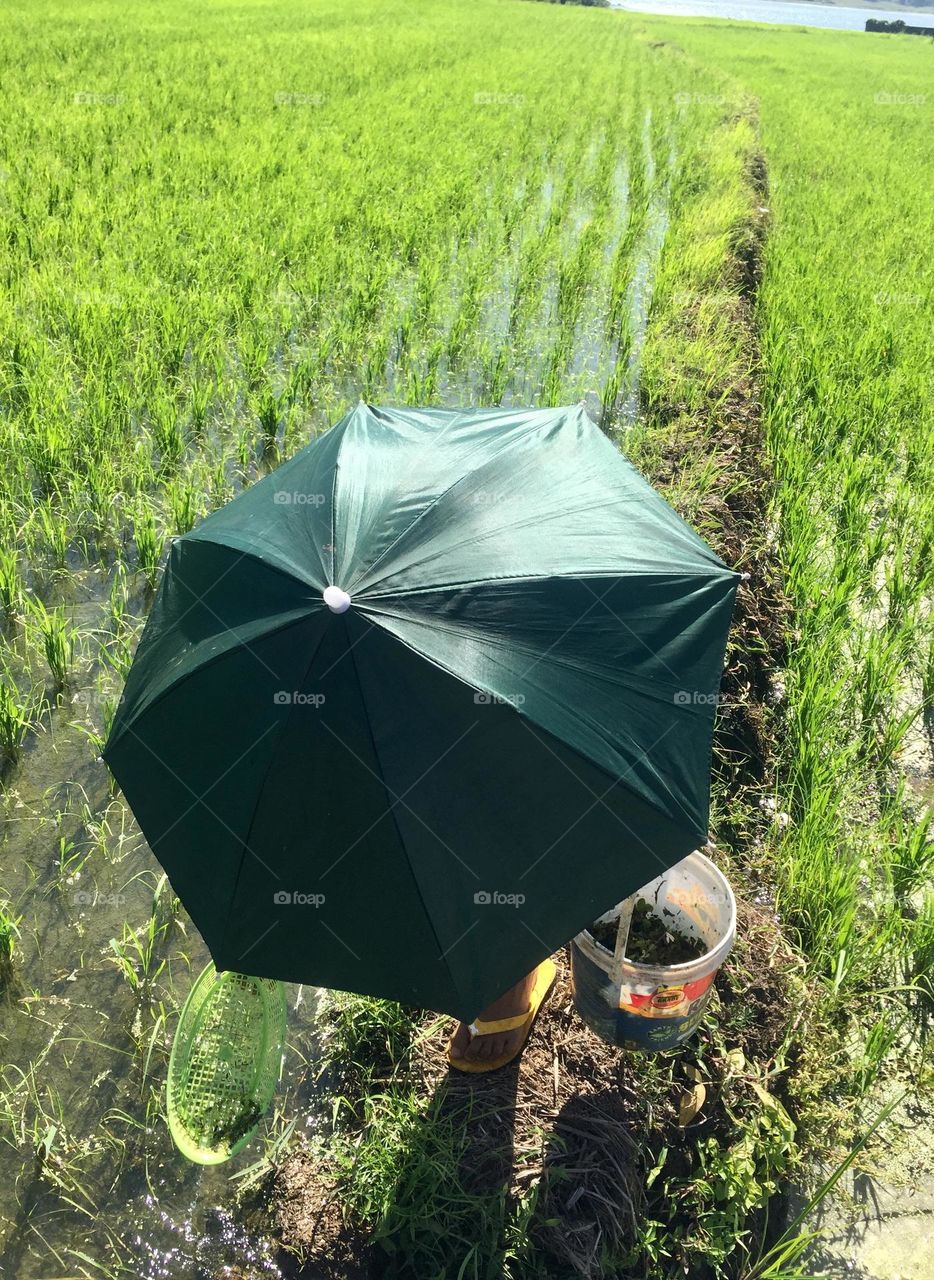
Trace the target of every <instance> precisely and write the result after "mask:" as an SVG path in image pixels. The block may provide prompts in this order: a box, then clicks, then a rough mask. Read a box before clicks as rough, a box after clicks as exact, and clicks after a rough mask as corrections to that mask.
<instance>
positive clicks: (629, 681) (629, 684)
mask: <svg viewBox="0 0 934 1280" xmlns="http://www.w3.org/2000/svg"><path fill="white" fill-rule="evenodd" d="M593 607H594V606H593V605H590V606H588V609H587V612H588V613H589V612H590V610H591V609H592V608H593ZM606 607H607V609H609V612H610V613H612V614H613V616H614V618H615V617H616V613H615V612H614V610H612V609H610V608H609V605H607V606H606ZM364 608H365V609H366V612H367V613H368V614H370V613H372V614H374V615H376V614H382V615H383V616H385V617H388V618H398V619H399V620H400V621H409V622H412V623H413V624H414V625H416V626H419V625H421V626H430V630H431V631H432V632H435V631H440V632H444V633H445V634H447V635H451V636H454V637H457V638H459V639H463V637H464V635H465V633H467V635H468V637H469V638H474V639H476V636H475V635H473V634H472V629H471V628H469V627H465V626H457V625H455V624H452V623H446V624H442V623H440V622H438V621H437V620H436V619H432V621H431V623H430V624H429V623H427V622H426V620H425V618H424V616H422V615H419V614H417V613H413V612H412V611H411V610H408V609H406V610H402V609H400V610H398V611H396V610H393V609H376V608H371V607H370V606H369V605H368V604H363V605H361V609H364ZM581 617H582V618H583V617H586V614H582V615H581ZM373 621H374V623H376V624H377V625H380V624H379V619H378V618H377V617H375V616H374V618H373ZM617 621H618V619H617ZM575 625H576V624H575ZM570 629H571V628H568V630H570ZM567 634H568V632H567V631H565V632H564V634H563V635H561V636H559V637H558V639H557V640H556V641H555V642H554V644H552V645H551V646H550V647H549V648H548V649H546V650H545V651H544V652H541V653H536V650H535V649H533V648H531V647H530V646H529V645H524V644H521V643H520V642H518V641H515V640H512V639H510V640H509V645H508V648H509V650H510V651H514V652H516V653H524V654H528V655H529V656H530V657H534V658H535V661H534V662H533V663H532V666H530V667H528V668H527V669H526V670H525V671H523V672H522V673H521V678H525V676H527V675H528V674H529V672H530V671H532V670H533V669H534V668H535V667H536V666H537V665H538V663H539V662H541V661H542V660H543V659H545V658H547V657H548V654H549V653H550V652H551V650H552V649H553V648H554V647H555V645H557V644H560V642H561V641H562V640H563V639H564V636H565V635H567ZM477 643H479V644H482V645H488V646H489V647H490V648H493V649H497V648H501V647H503V648H505V647H507V646H506V645H505V644H503V645H500V643H499V642H498V641H496V640H494V639H492V638H491V637H490V636H489V635H488V634H486V633H484V634H483V635H482V636H481V637H480V638H479V639H478V640H477ZM650 652H651V650H650ZM652 656H653V657H656V656H657V655H656V654H654V653H653V654H652ZM551 661H552V662H554V663H556V664H557V665H559V666H561V667H565V668H566V669H567V670H569V671H580V672H583V673H584V674H591V673H592V671H593V668H592V667H586V666H583V665H582V664H581V663H578V662H574V661H573V660H571V659H569V658H567V657H565V656H564V655H560V654H559V655H556V656H555V657H554V658H552V659H551ZM660 661H661V660H660ZM600 674H601V677H602V678H603V679H605V680H608V681H610V682H611V683H617V684H621V685H625V687H626V688H627V689H630V690H631V691H633V692H636V693H640V694H642V695H643V696H645V697H648V698H652V697H654V696H655V695H654V694H653V692H652V690H651V689H650V688H645V685H646V681H645V679H644V678H640V679H637V678H636V677H634V676H630V675H629V673H628V672H627V671H626V669H625V668H622V667H613V668H606V669H604V670H602V671H601V672H600ZM653 683H654V684H660V683H661V682H660V681H657V680H653ZM682 684H683V681H682V682H681V683H679V684H678V685H677V688H676V687H675V685H674V684H668V683H667V682H666V684H665V686H664V687H665V688H667V689H668V690H674V691H675V692H678V691H680V689H681V687H682ZM491 692H495V690H491ZM655 700H656V701H658V702H664V703H665V704H666V705H668V703H669V702H670V701H671V699H670V697H668V698H663V697H661V696H660V695H659V696H657V697H656V698H655ZM691 709H692V708H690V707H685V710H687V711H690V710H691Z"/></svg>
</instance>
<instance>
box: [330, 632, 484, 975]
mask: <svg viewBox="0 0 934 1280" xmlns="http://www.w3.org/2000/svg"><path fill="white" fill-rule="evenodd" d="M351 663H352V665H353V669H354V675H355V677H356V681H357V689H358V691H359V693H360V702H361V704H362V706H363V715H364V719H365V720H366V728H367V734H368V736H369V739H370V745H371V747H372V748H373V757H374V759H375V760H376V762H377V763H378V764H380V769H382V764H381V763H380V756H379V750H378V748H377V746H376V737H375V735H374V733H373V724H372V722H371V720H370V709H369V707H368V706H367V700H366V694H365V693H364V691H363V683H362V681H361V680H360V671H359V668H358V667H357V660H356V658H355V657H353V656H352V655H351ZM473 727H474V726H473V725H471V728H473ZM466 732H467V733H469V732H470V730H469V729H468V730H467V731H466ZM465 736H466V734H461V738H463V737H465ZM458 741H460V738H459V739H458ZM454 745H456V744H454ZM451 749H452V748H448V750H451ZM445 754H447V753H445ZM440 759H443V757H440V758H439V760H440ZM361 763H362V762H361ZM437 763H439V761H438V760H436V761H435V764H437ZM431 768H432V769H433V768H434V764H432V765H431ZM371 772H372V770H371ZM429 772H430V770H429ZM424 776H425V775H424V774H423V775H422V777H424ZM379 780H380V782H381V783H382V785H383V787H384V789H385V791H386V793H387V795H393V791H392V788H391V787H390V786H389V785H388V784H387V782H386V780H385V778H383V777H380V779H379ZM418 781H419V782H420V781H421V778H419V780H418ZM414 785H415V786H417V785H418V783H417V782H416V783H415V784H414ZM411 790H412V788H411V787H410V788H409V791H411ZM406 794H407V793H406ZM402 804H403V805H405V808H406V809H409V806H408V805H406V804H405V801H404V800H403V801H402ZM394 810H395V804H394V803H393V804H391V805H389V807H388V812H389V815H390V817H391V818H392V825H393V826H394V827H395V829H396V835H397V837H398V840H399V847H400V848H401V849H402V850H403V852H405V847H406V846H405V841H404V839H403V838H402V831H401V829H400V827H399V821H398V819H397V817H396V815H395V812H394ZM410 812H414V810H410ZM415 816H416V817H418V814H415ZM419 821H420V822H421V819H420V818H419ZM423 825H424V824H423ZM428 830H429V831H431V828H430V827H429V828H428ZM431 834H432V835H434V836H435V839H436V840H440V837H439V836H438V835H437V834H436V833H435V832H433V831H432V832H431ZM441 844H444V841H443V840H441ZM445 848H447V845H445ZM449 852H453V850H449ZM409 866H410V868H411V871H412V881H413V883H414V885H415V888H416V890H417V892H418V896H419V900H420V901H421V904H422V910H423V911H424V913H425V919H426V920H427V921H428V927H429V928H430V929H431V932H432V935H433V937H434V940H435V943H436V945H437V947H438V950H439V952H441V954H440V956H439V961H441V962H443V963H444V967H445V968H446V969H447V971H448V978H449V979H450V982H451V986H452V987H453V989H454V991H455V993H456V995H457V998H458V1000H459V999H460V998H461V992H460V988H459V986H458V984H457V980H456V979H455V977H454V974H453V972H452V970H451V966H450V965H449V964H447V962H446V961H445V957H446V955H447V951H442V949H441V939H440V938H439V937H438V931H437V929H436V928H435V922H434V920H433V919H432V918H431V912H430V911H429V910H428V904H427V903H426V902H425V897H424V894H423V893H422V886H421V884H420V883H419V880H418V876H417V875H416V874H415V868H414V867H412V864H411V863H409ZM469 869H470V868H469V867H468V870H469ZM458 941H460V939H458ZM448 950H450V948H448Z"/></svg>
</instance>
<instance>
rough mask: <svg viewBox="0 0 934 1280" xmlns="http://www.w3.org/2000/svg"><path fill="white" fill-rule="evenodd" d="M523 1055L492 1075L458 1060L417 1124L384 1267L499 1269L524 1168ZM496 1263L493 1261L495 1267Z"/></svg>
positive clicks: (396, 1272) (389, 1219)
mask: <svg viewBox="0 0 934 1280" xmlns="http://www.w3.org/2000/svg"><path fill="white" fill-rule="evenodd" d="M518 1078H519V1063H518V1061H516V1062H513V1063H509V1064H508V1065H507V1066H505V1067H502V1068H500V1069H499V1070H497V1071H494V1072H491V1073H490V1074H489V1075H473V1074H467V1073H465V1072H462V1071H457V1070H456V1069H455V1068H453V1067H452V1068H449V1070H448V1072H447V1074H446V1075H445V1076H444V1077H442V1079H441V1080H440V1081H439V1082H438V1084H437V1086H436V1088H435V1090H434V1092H433V1094H432V1095H431V1097H430V1099H429V1102H428V1105H427V1107H425V1108H424V1109H423V1110H422V1111H421V1114H420V1115H419V1116H418V1118H417V1121H416V1123H414V1124H412V1125H411V1126H409V1129H408V1135H407V1138H406V1148H405V1151H404V1153H403V1155H402V1157H401V1160H400V1163H399V1172H398V1176H397V1178H396V1180H395V1185H394V1188H393V1191H392V1194H391V1196H390V1202H389V1204H388V1205H387V1206H386V1212H385V1214H384V1216H383V1223H382V1227H381V1229H380V1231H379V1232H378V1238H377V1239H375V1240H373V1241H371V1243H372V1244H374V1245H375V1246H376V1248H375V1249H374V1255H375V1257H374V1260H375V1262H376V1265H375V1267H374V1273H375V1274H376V1275H379V1276H387V1277H388V1276H400V1277H401V1276H406V1277H408V1276H411V1277H417V1278H418V1280H424V1277H426V1276H429V1275H442V1274H444V1275H452V1276H454V1275H459V1274H461V1268H466V1269H465V1271H464V1274H468V1275H473V1274H474V1269H475V1268H476V1273H477V1274H481V1275H483V1274H488V1273H489V1274H496V1275H499V1274H500V1273H501V1272H500V1270H499V1269H497V1266H498V1262H499V1261H501V1260H502V1259H503V1258H504V1257H505V1254H506V1249H507V1239H506V1237H507V1235H508V1231H507V1228H508V1223H509V1220H510V1217H511V1206H512V1199H513V1192H512V1187H513V1183H514V1174H515V1158H516V1153H515V1128H516V1099H517V1089H518ZM490 1268H492V1270H489V1269H490Z"/></svg>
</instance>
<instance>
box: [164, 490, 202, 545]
mask: <svg viewBox="0 0 934 1280" xmlns="http://www.w3.org/2000/svg"><path fill="white" fill-rule="evenodd" d="M166 498H167V499H168V504H169V511H170V513H171V516H172V530H173V532H174V533H176V534H179V535H180V534H183V533H187V532H188V530H189V529H192V528H194V525H195V521H196V520H197V518H198V515H199V510H198V498H197V494H196V493H195V484H194V481H193V480H192V478H191V477H190V476H186V477H185V478H184V479H175V480H171V481H170V482H169V483H168V484H167V485H166Z"/></svg>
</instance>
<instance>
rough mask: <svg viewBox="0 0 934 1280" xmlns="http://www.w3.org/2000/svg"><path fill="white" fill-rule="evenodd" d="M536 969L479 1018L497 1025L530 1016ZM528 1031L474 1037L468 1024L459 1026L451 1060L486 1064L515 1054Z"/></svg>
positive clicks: (500, 1032) (517, 1030)
mask: <svg viewBox="0 0 934 1280" xmlns="http://www.w3.org/2000/svg"><path fill="white" fill-rule="evenodd" d="M535 974H536V970H535V969H533V970H532V972H531V973H528V974H526V976H525V977H524V978H521V979H520V980H519V981H518V982H517V983H516V985H515V986H514V987H510V988H509V990H508V991H507V992H506V993H505V994H504V995H501V996H500V998H499V999H498V1000H494V1001H493V1003H492V1004H490V1005H487V1007H486V1008H485V1009H484V1010H483V1012H482V1013H481V1014H480V1015H479V1017H480V1020H481V1021H483V1022H496V1021H498V1020H499V1019H500V1018H514V1017H516V1016H517V1015H518V1014H520V1013H528V1011H529V1009H530V1008H531V1003H532V1002H531V993H532V988H533V986H534V985H535ZM523 1035H524V1028H522V1027H517V1028H516V1029H515V1030H514V1031H496V1032H493V1034H492V1035H488V1036H473V1037H471V1034H470V1031H469V1030H468V1027H467V1024H466V1022H461V1023H459V1024H458V1027H457V1030H456V1031H455V1033H454V1039H453V1042H452V1044H451V1057H452V1058H464V1059H466V1060H467V1061H468V1062H482V1061H484V1060H486V1059H488V1058H499V1057H501V1056H502V1055H503V1054H504V1053H512V1052H513V1050H514V1049H516V1048H517V1047H518V1046H519V1044H521V1042H522V1036H523Z"/></svg>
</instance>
